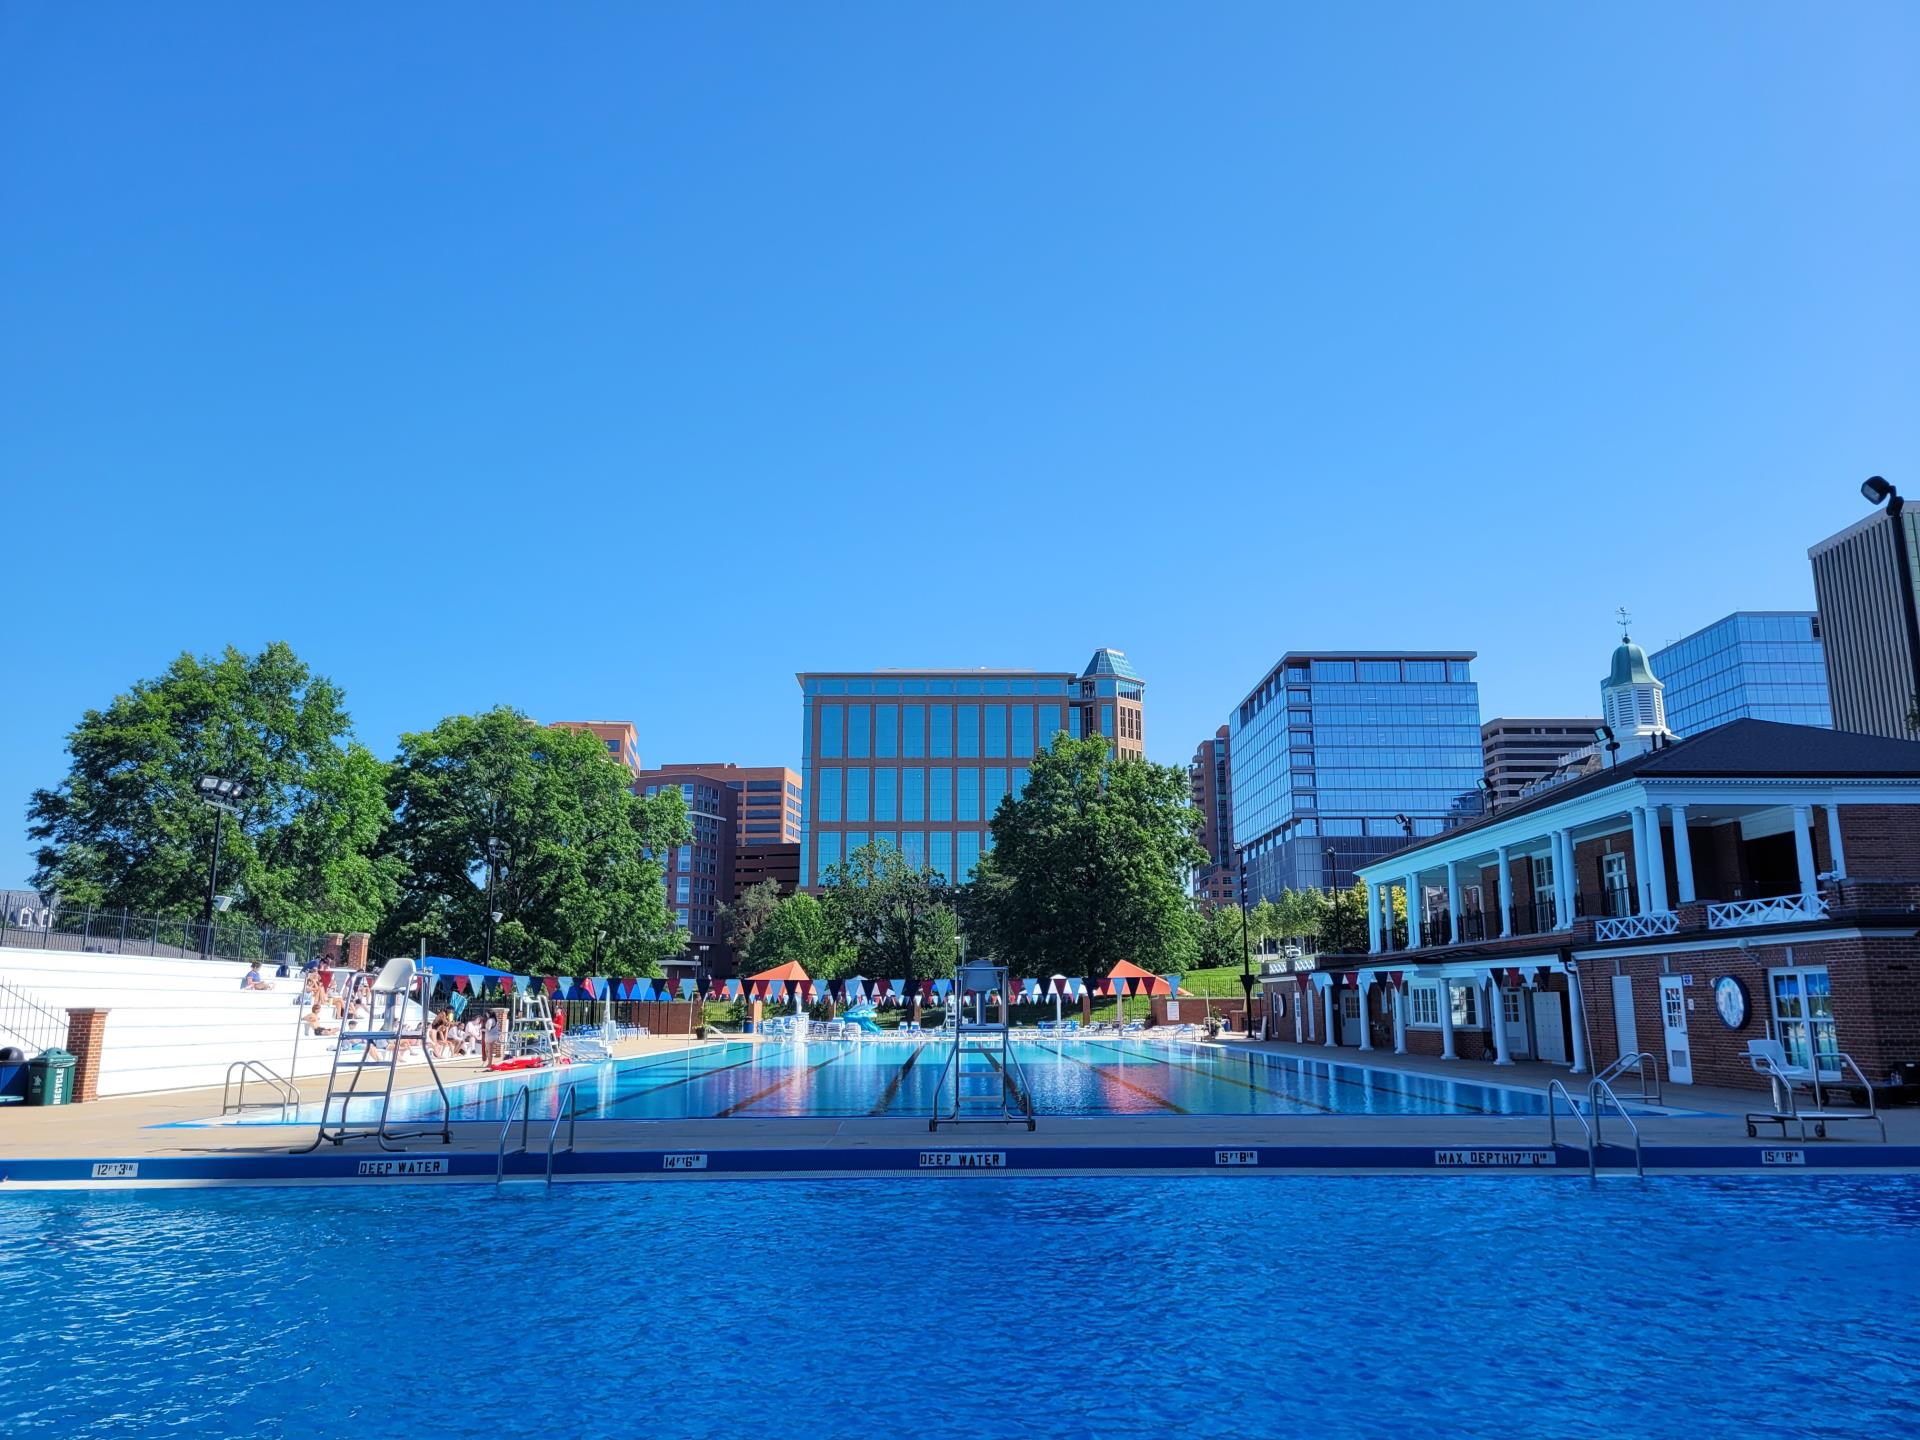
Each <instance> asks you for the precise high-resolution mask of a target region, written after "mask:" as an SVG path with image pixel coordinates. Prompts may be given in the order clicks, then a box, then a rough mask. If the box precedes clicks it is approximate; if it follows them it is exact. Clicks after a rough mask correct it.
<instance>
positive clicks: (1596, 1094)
mask: <svg viewBox="0 0 1920 1440" xmlns="http://www.w3.org/2000/svg"><path fill="white" fill-rule="evenodd" d="M1602 1095H1604V1096H1606V1097H1607V1099H1609V1100H1611V1101H1612V1102H1613V1108H1614V1109H1616V1110H1618V1111H1619V1112H1620V1118H1621V1119H1622V1120H1624V1121H1626V1122H1627V1129H1629V1130H1631V1131H1632V1132H1633V1168H1634V1172H1635V1173H1636V1174H1638V1175H1639V1177H1640V1178H1641V1179H1642V1180H1644V1179H1646V1178H1647V1160H1646V1155H1645V1153H1644V1152H1643V1150H1642V1149H1641V1145H1640V1127H1639V1126H1638V1125H1636V1124H1634V1123H1633V1116H1631V1115H1629V1114H1628V1113H1627V1107H1626V1106H1624V1105H1622V1104H1621V1103H1620V1097H1619V1096H1618V1095H1616V1094H1614V1093H1613V1087H1612V1086H1611V1085H1609V1084H1608V1083H1607V1082H1606V1081H1605V1080H1602V1079H1601V1078H1600V1077H1599V1076H1598V1075H1596V1076H1594V1077H1593V1083H1592V1084H1590V1085H1589V1086H1587V1104H1588V1105H1589V1106H1591V1107H1592V1109H1593V1150H1594V1155H1595V1163H1596V1165H1597V1164H1598V1156H1599V1153H1600V1097H1601V1096H1602ZM1595 1173H1596V1174H1597V1173H1598V1171H1597V1170H1596V1172H1595Z"/></svg>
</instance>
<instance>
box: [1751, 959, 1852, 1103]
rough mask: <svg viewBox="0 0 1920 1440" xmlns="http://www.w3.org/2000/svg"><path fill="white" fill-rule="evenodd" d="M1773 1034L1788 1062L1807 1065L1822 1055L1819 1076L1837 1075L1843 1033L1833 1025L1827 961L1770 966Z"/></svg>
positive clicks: (1806, 1066)
mask: <svg viewBox="0 0 1920 1440" xmlns="http://www.w3.org/2000/svg"><path fill="white" fill-rule="evenodd" d="M1767 986H1768V991H1769V999H1770V1000H1771V1002H1772V1003H1771V1009H1772V1018H1773V1038H1774V1039H1776V1040H1778V1041H1779V1042H1780V1048H1781V1049H1783V1050H1785V1051H1786V1052H1787V1064H1789V1065H1792V1066H1796V1067H1799V1068H1801V1069H1806V1068H1808V1067H1810V1066H1811V1065H1812V1063H1813V1057H1814V1056H1815V1055H1816V1054H1818V1055H1819V1057H1820V1078H1821V1079H1822V1080H1825V1079H1827V1078H1829V1077H1830V1076H1831V1077H1833V1078H1838V1075H1839V1065H1840V1062H1839V1061H1838V1060H1837V1059H1836V1058H1835V1057H1836V1056H1838V1055H1839V1053H1840V1037H1839V1036H1838V1035H1837V1034H1836V1033H1835V1031H1834V1025H1833V988H1832V981H1831V980H1830V978H1829V977H1828V975H1827V970H1826V967H1825V966H1824V965H1819V966H1806V967H1802V968H1796V969H1791V970H1769V971H1768V972H1767Z"/></svg>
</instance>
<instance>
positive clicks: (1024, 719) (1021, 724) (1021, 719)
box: [1013, 705, 1033, 759]
mask: <svg viewBox="0 0 1920 1440" xmlns="http://www.w3.org/2000/svg"><path fill="white" fill-rule="evenodd" d="M1013 754H1014V758H1015V759H1019V758H1021V757H1023V756H1027V755H1031V754H1033V706H1031V705H1016V706H1014V707H1013Z"/></svg>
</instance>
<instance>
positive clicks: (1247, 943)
mask: <svg viewBox="0 0 1920 1440" xmlns="http://www.w3.org/2000/svg"><path fill="white" fill-rule="evenodd" d="M1239 891H1240V993H1241V998H1242V1000H1243V1002H1244V1003H1245V1005H1246V1020H1247V1038H1248V1039H1249V1040H1251V1039H1252V1038H1253V942H1252V940H1251V939H1250V938H1249V937H1248V933H1247V931H1248V923H1247V852H1246V851H1244V850H1242V851H1241V852H1240V885H1239Z"/></svg>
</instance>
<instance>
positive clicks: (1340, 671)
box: [1228, 650, 1482, 901]
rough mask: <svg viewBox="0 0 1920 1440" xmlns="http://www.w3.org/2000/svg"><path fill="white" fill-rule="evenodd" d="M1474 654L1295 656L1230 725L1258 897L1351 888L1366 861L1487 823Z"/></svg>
mask: <svg viewBox="0 0 1920 1440" xmlns="http://www.w3.org/2000/svg"><path fill="white" fill-rule="evenodd" d="M1473 658H1474V656H1473V652H1472V651H1470V650H1447V651H1413V652H1388V651H1370V650H1369V651H1359V650H1313V651H1290V652H1288V653H1287V654H1286V655H1283V656H1282V657H1281V659H1280V662H1279V663H1278V664H1277V665H1275V666H1274V667H1273V668H1272V669H1271V670H1269V671H1268V672H1267V674H1266V675H1265V677H1264V678H1262V680H1261V681H1260V683H1259V684H1258V685H1256V686H1254V688H1253V689H1252V690H1251V691H1250V692H1249V693H1248V695H1247V697H1246V698H1245V699H1244V700H1242V701H1241V702H1240V704H1239V706H1238V708H1237V709H1236V710H1235V711H1234V713H1233V716H1232V718H1231V720H1230V721H1229V730H1230V732H1231V733H1230V736H1229V740H1228V744H1229V748H1230V750H1231V753H1232V757H1233V764H1232V768H1231V775H1230V780H1231V794H1232V803H1233V818H1232V825H1233V838H1234V844H1235V846H1236V848H1237V849H1238V850H1239V852H1240V864H1241V866H1242V867H1243V870H1244V876H1243V881H1242V884H1243V889H1244V891H1245V894H1246V897H1247V899H1248V900H1249V901H1257V900H1261V899H1271V898H1274V897H1275V896H1278V895H1279V894H1280V893H1281V892H1282V891H1284V890H1290V889H1291V890H1306V889H1326V888H1328V887H1330V886H1331V887H1338V888H1345V887H1347V886H1350V885H1352V884H1353V881H1354V871H1355V868H1356V867H1357V866H1360V865H1364V864H1366V863H1368V862H1369V861H1372V860H1377V859H1379V858H1380V857H1381V856H1383V855H1387V854H1389V853H1391V852H1392V851H1394V850H1397V849H1399V848H1400V847H1401V846H1403V845H1405V844H1406V843H1407V841H1408V839H1409V838H1410V837H1423V836H1430V835H1438V834H1439V833H1441V832H1442V831H1443V830H1445V829H1447V828H1448V827H1449V826H1452V825H1457V824H1461V823H1464V822H1466V821H1469V820H1473V819H1476V818H1478V817H1479V815H1480V813H1481V809H1482V801H1481V796H1480V788H1479V786H1480V779H1481V757H1480V690H1479V687H1478V686H1477V685H1476V684H1474V681H1473V671H1472V661H1473Z"/></svg>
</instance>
